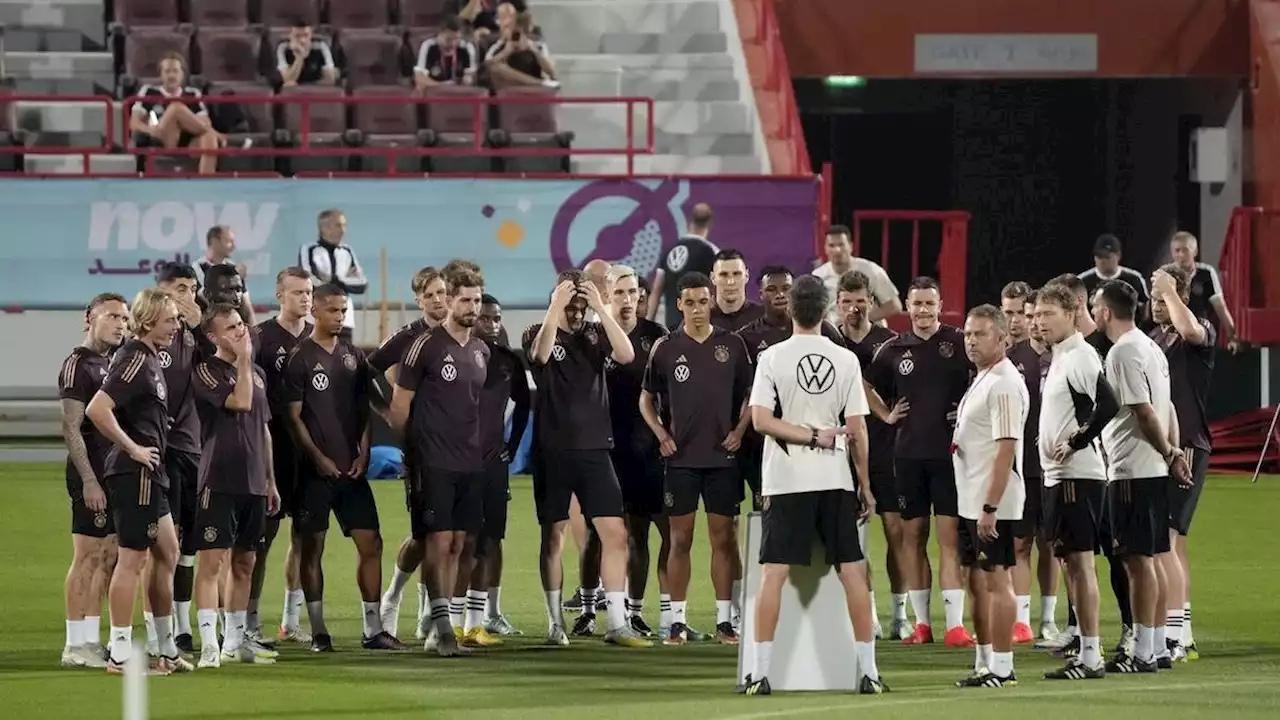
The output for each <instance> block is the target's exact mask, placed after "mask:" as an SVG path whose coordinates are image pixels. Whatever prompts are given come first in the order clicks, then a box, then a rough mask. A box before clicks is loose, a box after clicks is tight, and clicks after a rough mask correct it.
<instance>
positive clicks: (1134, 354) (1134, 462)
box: [1102, 328, 1177, 480]
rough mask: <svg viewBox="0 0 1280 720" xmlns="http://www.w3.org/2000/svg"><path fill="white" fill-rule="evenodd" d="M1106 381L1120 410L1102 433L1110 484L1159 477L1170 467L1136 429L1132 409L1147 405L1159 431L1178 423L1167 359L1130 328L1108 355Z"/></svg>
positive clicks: (1140, 334)
mask: <svg viewBox="0 0 1280 720" xmlns="http://www.w3.org/2000/svg"><path fill="white" fill-rule="evenodd" d="M1106 370H1107V382H1109V383H1110V384H1111V389H1112V390H1114V391H1115V394H1116V402H1118V403H1119V404H1120V412H1118V413H1116V417H1115V419H1114V420H1112V421H1111V422H1109V423H1107V427H1105V428H1104V429H1103V430H1102V446H1103V447H1104V448H1105V449H1106V451H1107V460H1108V462H1109V463H1110V464H1109V466H1108V472H1109V475H1110V478H1111V479H1112V480H1129V479H1134V478H1162V477H1168V476H1169V464H1168V463H1166V462H1165V460H1164V458H1163V457H1161V456H1160V451H1159V450H1156V448H1155V446H1154V445H1152V444H1151V443H1150V442H1149V441H1148V440H1147V436H1146V435H1144V434H1143V432H1142V428H1141V427H1139V426H1138V417H1137V416H1136V415H1134V414H1133V409H1132V408H1131V406H1132V405H1142V404H1149V405H1151V407H1152V409H1154V410H1155V413H1156V417H1157V418H1159V420H1160V428H1161V430H1160V431H1161V432H1162V433H1166V434H1167V433H1168V431H1169V427H1170V426H1169V423H1171V422H1177V416H1176V415H1175V414H1174V409H1173V395H1172V393H1171V392H1170V389H1169V361H1168V359H1166V358H1165V355H1164V351H1163V350H1161V349H1160V346H1159V345H1157V344H1156V342H1155V341H1154V340H1152V339H1151V338H1149V337H1147V334H1146V333H1144V332H1142V331H1141V330H1139V329H1137V328H1133V329H1132V330H1129V331H1128V332H1126V333H1125V334H1124V335H1121V336H1120V339H1119V340H1117V341H1116V344H1115V345H1113V346H1111V350H1110V351H1108V352H1107V361H1106Z"/></svg>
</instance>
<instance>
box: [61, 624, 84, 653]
mask: <svg viewBox="0 0 1280 720" xmlns="http://www.w3.org/2000/svg"><path fill="white" fill-rule="evenodd" d="M80 623H81V621H80V620H68V621H67V641H66V645H64V646H63V647H64V648H66V649H68V650H69V649H71V648H73V647H80V646H81V645H83V644H84V643H83V642H81V641H80Z"/></svg>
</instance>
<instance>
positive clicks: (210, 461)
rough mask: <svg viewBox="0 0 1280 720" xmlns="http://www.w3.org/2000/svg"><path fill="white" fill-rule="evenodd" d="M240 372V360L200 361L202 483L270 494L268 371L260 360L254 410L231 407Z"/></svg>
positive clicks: (217, 489) (255, 373) (197, 370)
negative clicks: (238, 367)
mask: <svg viewBox="0 0 1280 720" xmlns="http://www.w3.org/2000/svg"><path fill="white" fill-rule="evenodd" d="M237 375H238V374H237V372H236V366H235V365H233V364H231V363H229V362H227V361H225V360H222V359H221V358H218V357H216V356H215V357H211V358H209V359H208V360H202V361H200V362H198V363H196V367H195V383H194V384H195V389H196V399H197V401H198V402H199V405H200V421H201V427H202V429H203V430H204V447H203V450H204V452H202V453H201V454H200V471H199V475H198V476H197V477H198V478H199V486H200V489H201V490H204V489H206V488H207V489H209V490H212V491H213V492H218V493H228V494H236V495H258V496H262V497H265V496H266V495H267V489H268V486H269V483H268V482H267V462H266V458H267V450H266V441H267V438H266V424H267V423H268V422H270V421H271V408H270V406H269V405H268V398H267V382H266V375H265V373H264V372H263V371H262V368H259V367H257V366H256V365H255V366H254V368H253V380H252V382H253V395H252V398H251V400H250V405H249V411H248V412H241V411H238V410H228V409H227V398H229V397H231V394H232V393H234V392H235V390H236V381H237Z"/></svg>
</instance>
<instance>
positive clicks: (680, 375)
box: [672, 365, 689, 382]
mask: <svg viewBox="0 0 1280 720" xmlns="http://www.w3.org/2000/svg"><path fill="white" fill-rule="evenodd" d="M672 374H673V375H675V378H676V382H684V381H685V380H688V379H689V366H688V365H677V366H676V369H675V372H674V373H672Z"/></svg>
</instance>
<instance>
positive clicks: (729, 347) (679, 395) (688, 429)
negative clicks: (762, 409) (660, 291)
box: [644, 328, 752, 468]
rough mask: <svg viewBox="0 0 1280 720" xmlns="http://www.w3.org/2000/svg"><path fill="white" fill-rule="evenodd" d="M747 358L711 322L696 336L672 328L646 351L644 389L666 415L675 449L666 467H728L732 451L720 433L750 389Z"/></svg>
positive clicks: (733, 422) (737, 341)
mask: <svg viewBox="0 0 1280 720" xmlns="http://www.w3.org/2000/svg"><path fill="white" fill-rule="evenodd" d="M751 380H752V376H751V359H750V357H749V356H748V353H747V348H746V346H745V345H743V343H742V338H740V337H738V336H737V335H734V334H732V333H730V332H729V331H728V330H721V329H719V328H715V329H713V330H712V332H711V335H710V336H709V337H708V338H707V339H706V340H704V341H702V342H698V341H697V340H694V339H693V338H691V337H689V336H688V335H686V334H685V332H684V330H683V329H681V330H677V331H675V332H673V333H672V334H670V335H668V336H667V337H666V339H664V340H662V341H660V342H659V343H658V344H657V345H656V346H655V347H654V348H653V354H652V355H650V356H649V367H648V369H647V370H645V374H644V389H645V391H646V392H649V393H651V394H653V395H656V396H657V397H658V398H659V401H660V403H661V404H662V406H663V407H664V408H666V410H667V412H668V414H669V416H670V418H671V422H670V426H669V432H670V433H671V437H672V439H674V440H675V442H676V452H675V454H674V455H671V456H670V457H668V458H667V465H668V466H669V467H686V468H717V467H728V466H729V465H730V464H731V463H732V462H733V460H734V457H735V456H734V453H731V452H729V451H728V450H725V448H724V445H723V443H724V439H725V437H726V436H728V435H729V432H730V431H732V430H733V428H734V427H735V426H737V424H738V419H739V418H740V417H741V412H742V401H743V398H745V397H746V396H747V393H749V392H750V391H751Z"/></svg>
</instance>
